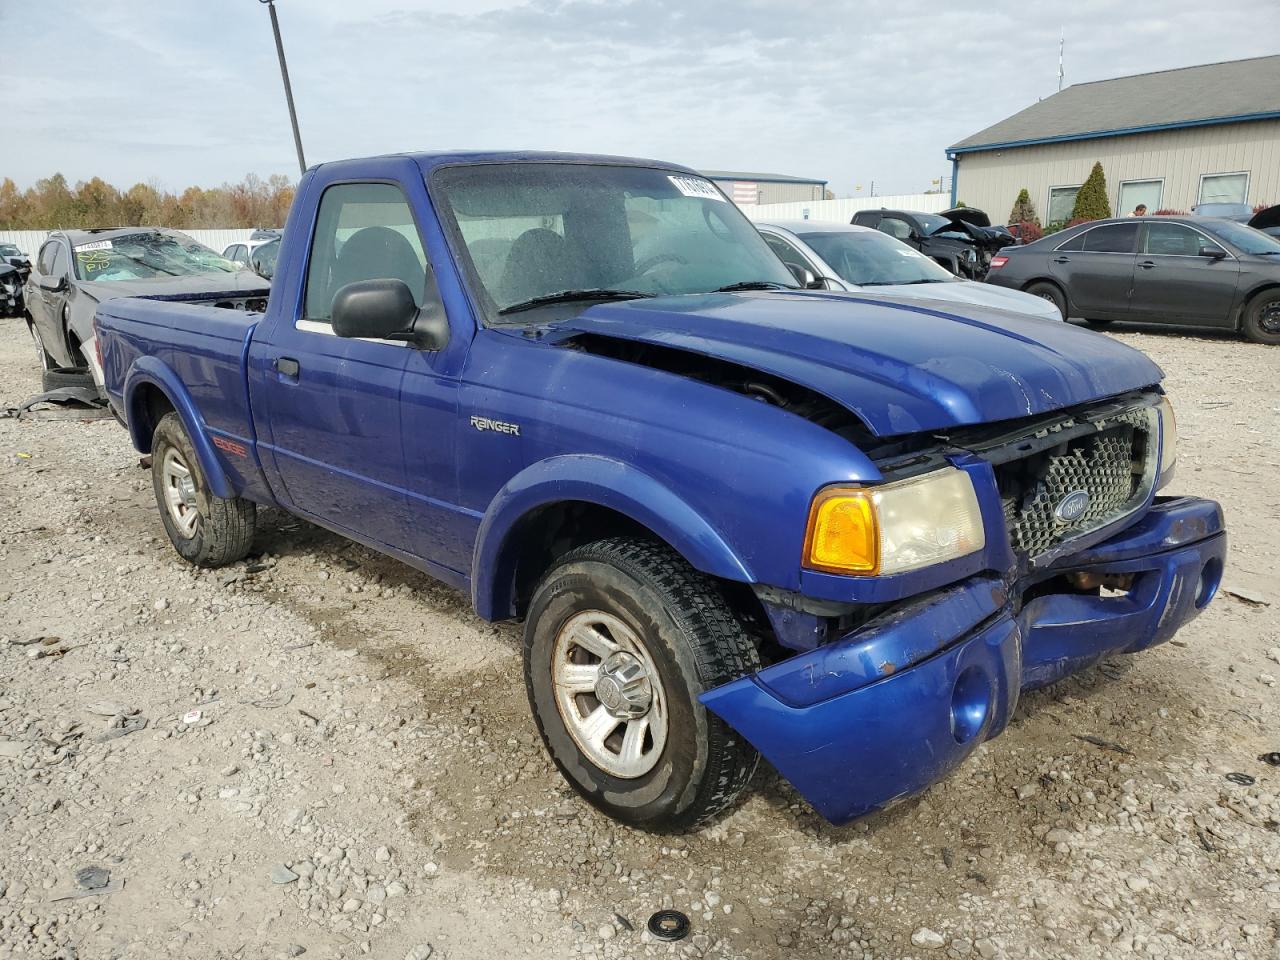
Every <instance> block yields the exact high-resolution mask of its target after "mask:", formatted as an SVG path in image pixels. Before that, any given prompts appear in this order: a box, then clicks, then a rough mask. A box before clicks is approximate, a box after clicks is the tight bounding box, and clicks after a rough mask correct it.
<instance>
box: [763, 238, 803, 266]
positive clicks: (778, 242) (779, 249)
mask: <svg viewBox="0 0 1280 960" xmlns="http://www.w3.org/2000/svg"><path fill="white" fill-rule="evenodd" d="M760 236H762V237H764V242H765V243H767V244H768V245H769V249H770V250H772V251H773V252H774V253H776V254H777V255H778V259H779V260H781V261H782V262H783V263H785V264H786V265H787V266H789V267H791V266H795V267H799V268H800V269H801V270H812V269H813V265H812V264H810V263H809V261H808V260H806V259H805V257H804V254H802V253H801V252H800V251H799V250H797V249H796V248H795V247H793V246H792V245H791V244H789V243H787V241H785V240H783V239H782V238H781V237H779V236H776V235H775V234H772V233H762V234H760Z"/></svg>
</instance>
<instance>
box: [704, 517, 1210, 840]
mask: <svg viewBox="0 0 1280 960" xmlns="http://www.w3.org/2000/svg"><path fill="white" fill-rule="evenodd" d="M1226 550H1227V538H1226V532H1225V529H1224V525H1223V520H1222V511H1221V508H1220V507H1219V506H1218V504H1216V503H1214V502H1213V501H1211V500H1202V499H1199V498H1194V497H1183V498H1176V499H1157V500H1156V501H1155V503H1153V504H1152V506H1151V509H1150V510H1149V511H1148V513H1147V514H1146V515H1145V516H1144V517H1143V518H1142V519H1141V520H1140V521H1138V522H1137V523H1136V524H1134V525H1133V526H1131V527H1129V528H1128V529H1126V530H1124V531H1123V532H1122V533H1120V534H1118V535H1116V536H1114V537H1112V538H1111V539H1109V540H1106V541H1104V542H1103V543H1100V544H1097V545H1095V546H1093V547H1089V548H1087V549H1085V550H1082V551H1081V552H1079V553H1077V554H1074V555H1071V556H1068V557H1065V558H1063V559H1062V560H1061V561H1060V562H1059V563H1057V564H1055V565H1054V566H1053V567H1052V568H1050V569H1048V570H1044V571H1037V574H1036V576H1035V578H1034V580H1030V579H1028V580H1024V581H1018V582H1016V583H1013V584H1010V583H1007V582H1005V581H1004V580H1002V579H1000V578H998V577H995V576H989V575H988V576H977V577H972V578H970V579H968V580H966V581H964V582H962V583H960V584H958V585H956V586H953V587H951V588H948V589H946V590H943V591H940V592H938V593H935V594H932V595H930V596H929V597H927V598H925V599H922V600H919V601H916V602H914V603H908V604H904V605H902V606H899V607H896V608H895V609H894V610H892V611H890V612H889V613H888V614H886V615H885V616H883V617H880V618H878V619H877V620H875V621H873V622H872V623H870V624H867V625H866V626H864V627H862V628H860V629H858V630H856V631H854V632H853V633H851V634H849V635H847V636H845V637H843V638H841V639H840V640H837V641H835V642H833V643H828V644H825V645H824V646H822V647H819V648H818V649H816V650H812V651H810V652H808V653H804V654H800V655H799V656H796V657H792V658H790V659H788V660H784V661H782V662H780V663H777V664H774V665H773V666H770V667H767V668H765V669H764V670H761V671H759V672H758V673H755V674H753V675H751V676H748V677H742V678H740V679H738V680H735V681H733V682H731V683H728V684H725V685H724V686H721V687H717V688H716V689H714V690H709V691H707V692H706V693H705V694H703V695H702V698H701V699H702V702H703V703H704V704H705V705H706V706H707V708H708V709H709V710H711V711H713V712H714V713H716V714H718V715H719V716H720V717H722V718H723V719H724V720H725V721H726V722H727V723H729V724H730V725H731V726H732V727H733V728H734V729H736V730H737V731H738V732H739V733H741V734H742V735H743V736H744V737H746V738H747V740H749V741H750V742H751V743H752V744H754V745H755V747H756V748H757V749H758V750H759V751H760V753H761V754H763V755H764V757H765V758H766V759H768V760H769V762H770V763H772V764H773V765H774V766H775V767H776V768H777V769H778V771H779V772H780V773H781V774H782V775H783V776H785V777H786V778H787V779H788V780H790V781H791V783H792V784H793V785H794V786H795V787H796V789H797V790H799V791H800V793H801V794H802V795H803V796H804V797H805V799H806V800H808V801H809V803H810V804H812V805H813V807H814V808H815V809H816V810H817V811H818V812H819V813H821V814H822V815H823V816H825V817H826V818H827V819H828V820H830V821H832V822H833V823H843V822H846V821H848V820H851V819H853V818H854V817H858V816H862V815H863V814H866V813H870V812H872V811H873V810H878V809H880V808H882V807H884V806H886V805H888V804H890V803H892V802H893V801H894V800H897V799H899V798H901V797H904V796H907V795H909V794H911V793H914V792H916V791H918V790H922V789H923V788H925V787H927V786H928V785H929V784H931V783H934V782H935V781H937V780H939V779H940V778H942V777H943V776H945V775H946V774H947V773H949V772H950V771H951V770H952V769H954V768H955V767H956V766H957V765H958V764H960V763H961V761H963V760H964V759H965V757H967V756H968V755H969V754H970V753H971V752H972V751H973V749H974V747H976V746H977V745H978V744H979V743H981V742H982V741H983V740H989V739H990V738H992V737H994V736H996V735H997V734H999V733H1000V732H1001V731H1002V730H1003V729H1004V728H1005V725H1006V724H1007V723H1008V721H1009V717H1010V716H1011V715H1012V714H1013V711H1014V709H1015V708H1016V706H1017V702H1018V695H1019V693H1020V692H1021V691H1022V690H1024V689H1031V688H1034V687H1039V686H1043V685H1045V684H1047V683H1052V682H1054V681H1055V680H1058V679H1060V678H1062V677H1065V676H1067V675H1068V674H1070V673H1073V672H1075V671H1077V670H1079V669H1081V668H1083V667H1085V666H1088V665H1089V664H1091V663H1094V662H1096V661H1097V660H1099V659H1100V658H1102V657H1103V656H1106V655H1108V654H1112V653H1135V652H1137V651H1139V650H1145V649H1146V648H1148V647H1151V646H1154V645H1156V644H1158V643H1163V642H1164V641H1166V640H1168V639H1169V638H1170V637H1172V636H1173V634H1174V633H1175V632H1176V631H1177V630H1178V628H1179V627H1181V626H1182V625H1183V624H1184V623H1187V622H1188V621H1189V620H1191V619H1192V618H1193V617H1195V616H1196V615H1197V614H1198V613H1199V612H1200V611H1201V610H1202V609H1204V607H1205V606H1206V605H1207V604H1208V603H1209V601H1210V600H1211V599H1212V598H1213V595H1214V593H1215V591H1216V590H1217V587H1218V584H1219V582H1220V581H1221V578H1222V568H1223V562H1224V560H1225V557H1226ZM1076 571H1084V572H1089V573H1097V574H1102V575H1105V574H1133V575H1134V579H1133V584H1132V587H1131V589H1130V590H1129V591H1128V592H1127V593H1125V594H1123V595H1121V596H1092V595H1081V594H1079V593H1067V592H1064V593H1051V592H1050V593H1045V592H1043V589H1036V586H1037V584H1042V583H1043V582H1044V581H1045V580H1046V579H1049V578H1051V577H1054V576H1056V575H1058V574H1062V573H1068V572H1076ZM1024 595H1029V596H1030V599H1026V600H1025V602H1023V598H1024Z"/></svg>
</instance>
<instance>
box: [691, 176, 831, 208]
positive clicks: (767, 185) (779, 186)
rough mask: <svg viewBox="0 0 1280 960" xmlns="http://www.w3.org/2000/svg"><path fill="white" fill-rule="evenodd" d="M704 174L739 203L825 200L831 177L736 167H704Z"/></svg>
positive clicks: (743, 204) (742, 204) (739, 204)
mask: <svg viewBox="0 0 1280 960" xmlns="http://www.w3.org/2000/svg"><path fill="white" fill-rule="evenodd" d="M702 175H703V176H704V177H706V178H707V179H708V180H712V181H714V182H715V184H716V185H717V186H718V187H719V188H720V189H721V190H723V191H724V192H725V193H726V194H728V196H729V199H731V200H732V201H733V202H734V203H736V204H737V205H738V206H740V207H742V206H751V205H754V204H757V203H790V202H791V201H793V200H822V199H824V198H825V197H826V195H827V181H825V180H810V179H808V178H806V177H789V176H787V175H786V174H784V173H739V172H737V171H734V170H703V171H702Z"/></svg>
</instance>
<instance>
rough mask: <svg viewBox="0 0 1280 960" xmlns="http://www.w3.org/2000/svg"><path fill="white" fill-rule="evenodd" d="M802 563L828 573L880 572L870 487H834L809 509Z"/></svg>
mask: <svg viewBox="0 0 1280 960" xmlns="http://www.w3.org/2000/svg"><path fill="white" fill-rule="evenodd" d="M804 565H805V566H806V567H808V568H809V569H811V570H823V571H825V572H827V573H846V574H848V573H859V574H870V575H875V574H876V573H878V572H879V571H880V531H879V529H878V528H877V524H876V508H875V504H874V503H873V501H872V494H871V491H869V490H860V489H856V488H853V489H851V488H847V487H834V488H831V489H829V490H825V491H823V492H822V493H820V494H819V495H818V496H817V497H816V498H815V499H814V501H813V506H812V507H811V508H810V510H809V527H808V530H807V531H806V533H805V542H804Z"/></svg>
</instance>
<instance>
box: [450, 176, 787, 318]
mask: <svg viewBox="0 0 1280 960" xmlns="http://www.w3.org/2000/svg"><path fill="white" fill-rule="evenodd" d="M431 188H432V195H433V197H434V198H435V200H436V202H437V205H438V206H439V207H440V208H442V209H443V210H444V211H446V213H447V216H446V218H445V219H446V223H448V224H449V226H450V227H451V229H452V231H453V233H454V239H455V242H458V241H460V242H458V243H457V245H458V247H459V248H460V250H459V252H460V254H462V255H463V256H464V257H465V259H466V260H469V261H470V267H471V272H472V274H473V277H474V278H475V280H476V281H478V283H477V286H478V288H479V292H481V293H482V299H483V300H484V304H483V306H484V309H485V312H486V314H487V315H488V316H489V319H490V322H504V321H505V322H528V318H527V317H524V316H520V315H519V314H514V315H512V316H510V317H508V318H499V317H498V312H499V311H500V310H503V309H506V308H509V307H512V306H515V305H517V304H525V303H527V302H528V301H530V300H533V299H534V298H537V297H544V296H548V295H551V294H556V293H561V292H564V291H568V290H583V291H586V290H592V291H597V292H598V291H608V290H612V291H631V292H634V293H636V294H641V295H643V294H649V295H654V296H661V295H668V294H688V293H710V292H711V291H714V290H717V289H719V288H720V287H724V286H728V285H730V284H734V283H742V282H747V281H764V282H765V283H771V284H778V285H785V286H791V287H794V286H795V280H794V279H793V277H792V276H791V273H790V271H788V270H787V269H786V267H784V266H783V265H782V262H781V261H780V260H779V259H778V258H777V257H776V256H774V254H773V252H772V251H771V250H770V249H769V247H768V246H767V245H766V244H765V242H764V240H763V239H762V238H761V236H760V234H758V233H757V232H756V230H755V228H754V227H753V226H752V225H751V223H750V222H749V221H748V220H747V219H746V217H744V216H743V215H742V214H741V213H740V212H739V211H738V208H737V207H735V206H734V205H733V204H732V203H730V202H729V201H728V200H726V199H725V198H724V195H723V194H721V193H720V192H719V191H718V190H717V189H716V188H715V187H714V186H713V185H712V184H711V182H710V181H709V180H705V179H703V178H702V177H698V176H694V175H692V174H680V173H674V172H672V171H669V170H655V169H651V168H646V167H623V166H606V165H598V166H597V165H588V164H579V163H500V164H473V165H467V166H456V167H443V168H441V169H439V170H437V171H436V173H435V174H434V175H433V177H432V181H431ZM450 221H451V222H450ZM588 302H589V298H587V297H583V298H580V300H579V302H576V303H568V304H559V305H549V306H547V307H546V308H545V309H547V310H554V311H556V312H558V314H559V315H561V316H564V315H568V314H570V313H572V312H576V311H577V310H580V309H582V307H583V306H584V305H586V304H587V303H588Z"/></svg>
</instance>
